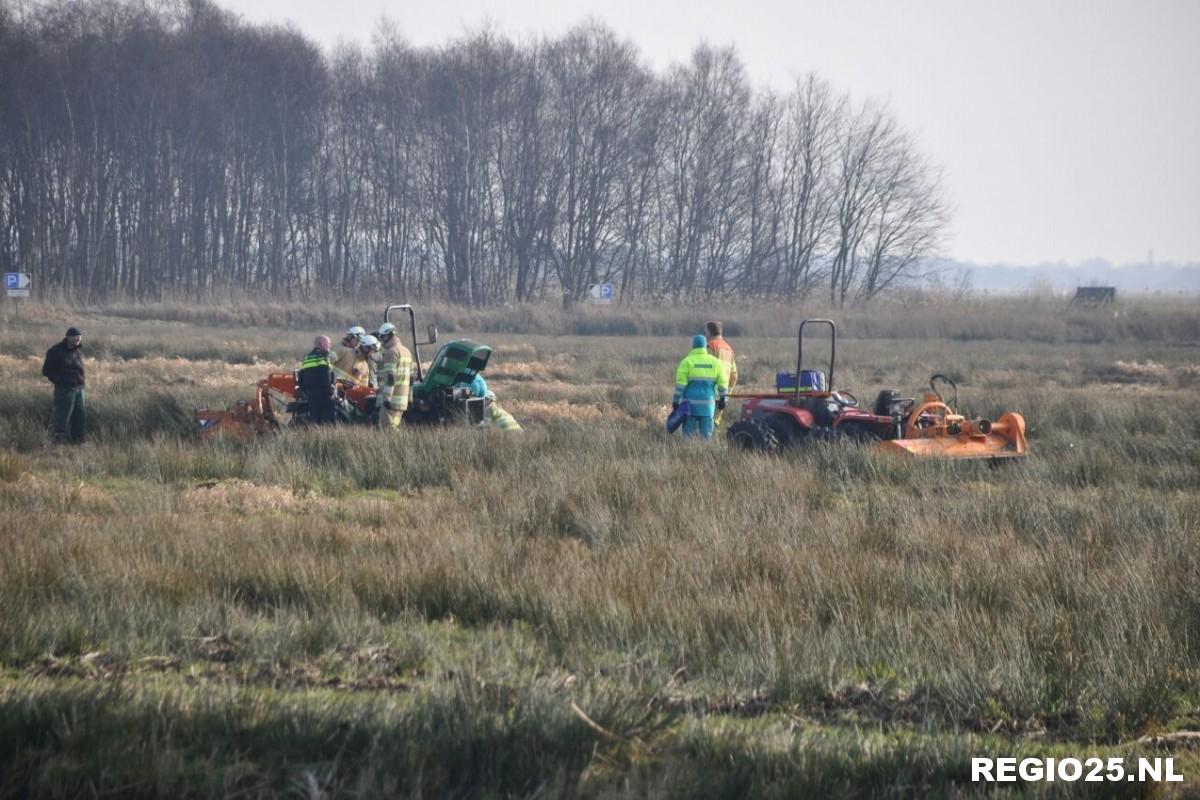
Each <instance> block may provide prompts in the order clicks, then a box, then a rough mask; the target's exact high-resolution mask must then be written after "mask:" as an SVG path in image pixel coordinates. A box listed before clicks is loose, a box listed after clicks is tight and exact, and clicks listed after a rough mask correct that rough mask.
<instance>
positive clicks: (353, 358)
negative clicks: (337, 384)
mask: <svg viewBox="0 0 1200 800" xmlns="http://www.w3.org/2000/svg"><path fill="white" fill-rule="evenodd" d="M333 371H334V374H335V375H337V376H338V377H339V378H342V379H343V380H350V381H353V382H354V383H357V384H358V385H359V386H366V385H367V381H369V380H370V379H371V362H370V361H368V360H367V357H366V356H364V355H362V354H361V353H359V352H358V350H357V349H356V348H353V347H349V348H346V349H345V350H343V351H342V352H341V353H339V354H338V357H337V359H336V360H335V361H334V362H333Z"/></svg>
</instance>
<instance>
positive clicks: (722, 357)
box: [704, 320, 738, 426]
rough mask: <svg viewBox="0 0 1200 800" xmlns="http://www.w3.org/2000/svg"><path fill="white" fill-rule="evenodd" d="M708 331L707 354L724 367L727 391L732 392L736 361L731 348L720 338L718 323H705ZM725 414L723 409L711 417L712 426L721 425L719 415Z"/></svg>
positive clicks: (736, 377)
mask: <svg viewBox="0 0 1200 800" xmlns="http://www.w3.org/2000/svg"><path fill="white" fill-rule="evenodd" d="M704 327H705V329H706V330H707V331H708V352H709V354H710V355H712V356H715V357H716V359H717V360H718V361H720V362H721V364H722V365H723V366H724V367H725V377H726V380H727V382H728V384H729V391H731V392H732V391H733V387H734V386H736V385H737V380H738V374H737V361H736V360H735V359H734V357H733V348H732V347H730V346H729V342H727V341H725V339H724V338H722V335H721V334H722V333H723V331H724V326H723V325H722V324H721V323H720V322H719V321H716V320H714V321H712V322H707V323H705V325H704ZM724 413H725V409H719V410H718V411H717V413H716V414H715V415H714V416H713V425H714V426H717V425H720V424H721V415H722V414H724Z"/></svg>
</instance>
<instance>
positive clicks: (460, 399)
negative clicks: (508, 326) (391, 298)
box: [383, 305, 492, 425]
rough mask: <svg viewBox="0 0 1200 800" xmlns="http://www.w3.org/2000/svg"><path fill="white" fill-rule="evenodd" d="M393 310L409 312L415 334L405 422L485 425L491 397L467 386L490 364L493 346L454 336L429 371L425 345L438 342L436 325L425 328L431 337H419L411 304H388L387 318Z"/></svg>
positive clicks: (415, 423)
mask: <svg viewBox="0 0 1200 800" xmlns="http://www.w3.org/2000/svg"><path fill="white" fill-rule="evenodd" d="M393 311H402V312H405V313H407V314H408V328H409V331H410V333H411V336H412V356H413V376H412V392H411V396H410V398H409V402H408V410H407V411H405V412H404V422H405V424H409V425H446V424H452V423H460V422H465V423H467V424H470V425H483V424H485V422H486V421H487V419H488V406H489V405H490V404H491V402H492V400H491V398H489V397H486V396H485V397H475V396H473V395H472V394H471V391H470V390H469V389H467V388H466V386H467V385H469V384H470V383H471V382H472V381H473V380H474V379H475V376H476V375H478V374H479V373H481V372H483V371H484V370H485V369H486V368H487V364H488V359H489V358H491V356H492V348H490V347H488V346H487V345H486V344H479V343H478V342H473V341H471V340H470V339H455V340H454V341H452V342H447V343H446V344H444V345H442V347H441V349H439V350H438V352H437V355H435V356H434V357H433V361H432V362H431V363H430V365H429V369H428V371H426V370H423V369H422V367H421V353H420V349H419V348H421V347H422V346H429V345H431V344H435V343H436V342H437V326H436V325H430V326H429V327H428V328H426V331H427V335H428V340H427V341H424V342H418V341H417V317H416V312H415V311H413V307H412V306H410V305H394V306H388V307H387V310H386V311H384V313H383V319H384V322H392V319H391V315H392V312H393Z"/></svg>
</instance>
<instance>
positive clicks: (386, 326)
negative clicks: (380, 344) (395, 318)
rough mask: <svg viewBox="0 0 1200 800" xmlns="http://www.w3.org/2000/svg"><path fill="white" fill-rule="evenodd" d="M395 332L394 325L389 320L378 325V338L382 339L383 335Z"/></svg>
mask: <svg viewBox="0 0 1200 800" xmlns="http://www.w3.org/2000/svg"><path fill="white" fill-rule="evenodd" d="M395 332H396V326H395V325H393V324H392V323H390V322H385V323H383V324H382V325H380V326H379V338H380V339H382V338H383V337H385V336H390V335H391V334H393V333H395Z"/></svg>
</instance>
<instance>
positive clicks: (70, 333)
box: [67, 325, 83, 336]
mask: <svg viewBox="0 0 1200 800" xmlns="http://www.w3.org/2000/svg"><path fill="white" fill-rule="evenodd" d="M67 336H83V331H81V330H79V328H76V327H75V326H74V325H72V326H71V327H69V328H67Z"/></svg>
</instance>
